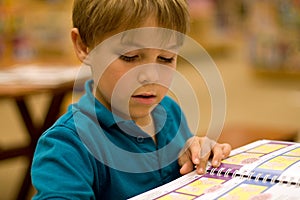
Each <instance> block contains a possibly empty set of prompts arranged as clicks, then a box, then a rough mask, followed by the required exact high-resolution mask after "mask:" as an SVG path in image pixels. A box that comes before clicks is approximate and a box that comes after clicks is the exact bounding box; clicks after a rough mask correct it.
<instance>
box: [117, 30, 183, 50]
mask: <svg viewBox="0 0 300 200" xmlns="http://www.w3.org/2000/svg"><path fill="white" fill-rule="evenodd" d="M117 40H119V41H118V43H119V45H121V46H122V47H125V48H130V49H142V48H156V49H163V50H167V51H172V52H178V50H179V48H180V47H181V46H182V44H183V36H182V34H179V33H178V32H176V31H173V30H169V29H162V28H142V29H134V30H131V31H125V32H123V33H121V34H120V37H118V38H117Z"/></svg>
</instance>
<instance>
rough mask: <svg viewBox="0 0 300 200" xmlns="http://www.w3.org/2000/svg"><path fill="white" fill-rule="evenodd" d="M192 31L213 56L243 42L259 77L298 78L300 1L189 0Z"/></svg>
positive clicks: (254, 70) (254, 71)
mask: <svg viewBox="0 0 300 200" xmlns="http://www.w3.org/2000/svg"><path fill="white" fill-rule="evenodd" d="M189 3H190V5H191V14H192V16H191V26H192V27H191V33H190V35H191V36H192V37H193V38H196V39H197V41H198V42H199V43H200V44H202V45H203V47H204V48H205V49H206V50H207V51H208V53H210V54H211V55H212V56H214V55H215V54H217V55H220V54H221V55H226V54H227V53H228V52H230V51H231V50H232V49H233V48H234V47H235V45H236V43H238V42H240V41H242V42H243V43H244V44H243V45H245V49H246V51H247V52H246V54H247V55H248V60H247V62H249V63H250V64H251V71H252V72H253V74H255V75H258V76H259V77H272V78H299V77H300V0H251V1H249V0H231V1H221V0H189Z"/></svg>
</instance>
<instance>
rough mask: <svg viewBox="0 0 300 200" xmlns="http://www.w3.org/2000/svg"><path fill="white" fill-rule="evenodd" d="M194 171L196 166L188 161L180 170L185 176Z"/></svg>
mask: <svg viewBox="0 0 300 200" xmlns="http://www.w3.org/2000/svg"><path fill="white" fill-rule="evenodd" d="M193 170H194V164H193V163H192V162H191V161H190V160H188V161H187V162H185V163H184V164H183V165H182V167H181V168H180V174H181V175H184V174H187V173H189V172H191V171H193Z"/></svg>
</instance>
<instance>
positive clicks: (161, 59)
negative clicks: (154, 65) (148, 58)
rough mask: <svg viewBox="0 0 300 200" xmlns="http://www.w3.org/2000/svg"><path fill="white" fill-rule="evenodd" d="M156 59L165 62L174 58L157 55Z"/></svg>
mask: <svg viewBox="0 0 300 200" xmlns="http://www.w3.org/2000/svg"><path fill="white" fill-rule="evenodd" d="M158 60H160V61H162V62H166V63H172V62H173V60H174V58H173V57H172V58H166V57H162V56H159V57H158Z"/></svg>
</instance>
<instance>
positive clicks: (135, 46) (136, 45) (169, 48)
mask: <svg viewBox="0 0 300 200" xmlns="http://www.w3.org/2000/svg"><path fill="white" fill-rule="evenodd" d="M121 44H122V45H123V46H124V47H130V48H132V49H145V48H157V49H162V50H166V51H175V52H177V51H178V50H179V48H180V47H181V46H182V45H181V44H171V45H169V46H167V45H163V44H161V45H144V44H140V43H137V42H133V41H130V42H121Z"/></svg>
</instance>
